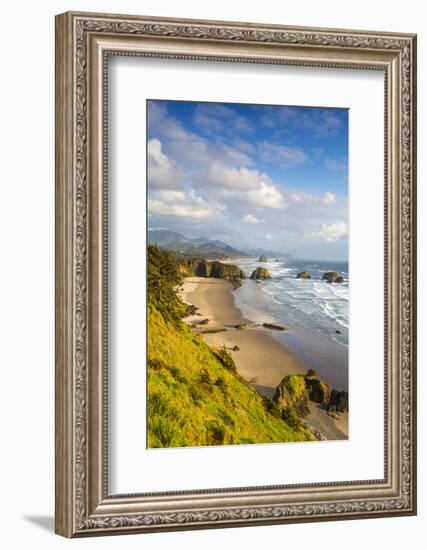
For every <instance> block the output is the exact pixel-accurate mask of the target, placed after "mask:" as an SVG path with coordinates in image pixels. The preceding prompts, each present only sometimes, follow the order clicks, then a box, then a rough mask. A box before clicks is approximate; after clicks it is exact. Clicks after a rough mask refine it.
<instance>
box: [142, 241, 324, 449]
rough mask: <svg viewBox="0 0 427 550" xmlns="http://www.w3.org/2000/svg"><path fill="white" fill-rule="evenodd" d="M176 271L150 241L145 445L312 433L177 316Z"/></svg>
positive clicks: (181, 308) (181, 307) (296, 437)
mask: <svg viewBox="0 0 427 550" xmlns="http://www.w3.org/2000/svg"><path fill="white" fill-rule="evenodd" d="M181 272H182V270H181V266H180V264H179V262H178V261H177V259H176V258H174V256H172V255H171V254H169V253H168V252H166V251H164V250H161V249H159V248H157V247H156V246H149V248H148V446H149V447H186V446H197V445H222V444H239V443H240V444H242V443H270V442H285V441H306V440H311V439H314V437H313V436H312V434H311V433H310V432H309V431H308V430H307V429H306V428H304V427H303V426H302V425H301V424H298V422H295V421H294V419H293V418H292V419H290V420H289V421H286V420H284V419H283V418H282V416H281V412H280V409H279V408H278V406H277V405H276V404H275V403H273V401H270V400H267V399H264V398H262V397H261V396H260V395H259V394H258V393H257V392H256V391H255V390H253V389H252V388H251V387H250V386H249V385H248V384H247V383H246V382H245V380H244V379H243V378H241V377H240V376H239V375H238V373H237V372H236V367H235V365H234V362H233V360H232V358H231V356H230V355H229V354H228V352H227V351H226V350H225V349H216V348H212V347H210V346H208V345H207V344H206V343H205V342H204V341H203V340H202V338H201V336H199V335H197V334H193V333H191V331H190V330H189V329H188V328H187V326H186V325H185V323H183V322H182V321H181V318H182V316H183V315H184V314H185V311H186V306H185V304H183V303H182V302H181V300H180V299H179V297H178V296H177V294H176V288H177V286H178V285H179V284H180V283H181Z"/></svg>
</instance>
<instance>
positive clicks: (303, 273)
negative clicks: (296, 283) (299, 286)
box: [296, 271, 311, 279]
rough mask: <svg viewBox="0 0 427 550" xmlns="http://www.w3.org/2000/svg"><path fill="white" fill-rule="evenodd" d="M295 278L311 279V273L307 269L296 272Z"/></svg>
mask: <svg viewBox="0 0 427 550" xmlns="http://www.w3.org/2000/svg"><path fill="white" fill-rule="evenodd" d="M296 278H297V279H311V275H310V273H309V272H308V271H301V272H300V273H298V275H297V277H296Z"/></svg>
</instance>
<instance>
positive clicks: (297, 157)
mask: <svg viewBox="0 0 427 550" xmlns="http://www.w3.org/2000/svg"><path fill="white" fill-rule="evenodd" d="M258 152H259V156H260V158H261V160H263V161H265V162H269V163H271V164H276V165H278V166H280V167H281V168H289V167H290V166H295V165H297V164H303V163H304V162H306V161H307V160H308V156H307V155H306V153H305V152H304V151H303V150H302V149H301V148H300V147H287V146H285V145H276V144H274V143H269V142H267V141H264V142H262V143H259V144H258Z"/></svg>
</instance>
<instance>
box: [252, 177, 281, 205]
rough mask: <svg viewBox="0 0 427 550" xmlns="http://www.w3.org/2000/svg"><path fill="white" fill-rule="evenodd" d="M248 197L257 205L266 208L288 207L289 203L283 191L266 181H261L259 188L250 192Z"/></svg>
mask: <svg viewBox="0 0 427 550" xmlns="http://www.w3.org/2000/svg"><path fill="white" fill-rule="evenodd" d="M248 199H249V201H250V202H252V203H253V204H255V205H257V206H263V207H265V208H286V207H287V204H286V202H285V199H284V197H283V195H282V193H281V192H280V191H279V190H278V189H277V188H276V187H275V186H274V185H273V184H268V183H266V182H264V181H260V182H259V186H258V188H257V189H251V190H250V191H249V192H248Z"/></svg>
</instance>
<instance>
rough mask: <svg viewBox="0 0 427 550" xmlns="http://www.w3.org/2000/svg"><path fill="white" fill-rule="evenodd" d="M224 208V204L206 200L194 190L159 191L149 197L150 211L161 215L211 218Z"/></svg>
mask: <svg viewBox="0 0 427 550" xmlns="http://www.w3.org/2000/svg"><path fill="white" fill-rule="evenodd" d="M224 210H225V206H224V205H222V204H220V203H218V202H216V201H213V200H205V199H203V198H202V197H200V196H198V195H196V194H195V193H194V191H190V192H188V193H187V192H184V191H159V192H157V193H153V194H152V195H150V197H149V198H148V213H149V214H159V215H161V216H175V217H185V218H210V217H213V216H217V215H218V214H221V213H222V212H224Z"/></svg>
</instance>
